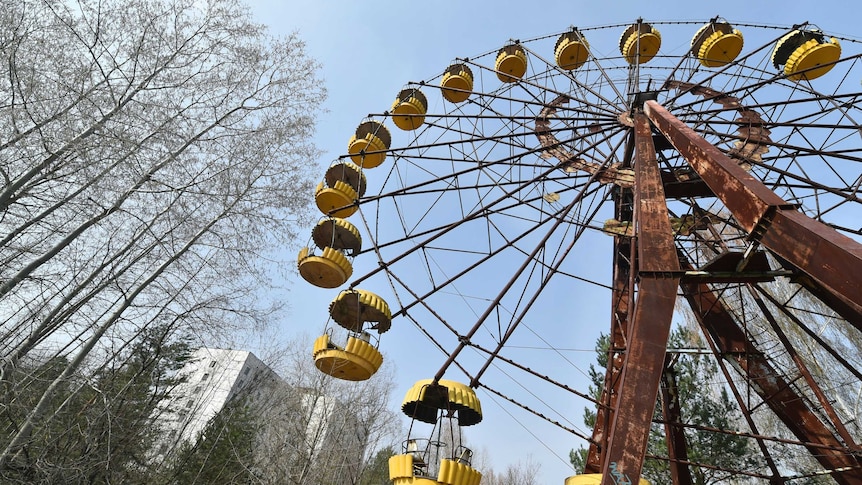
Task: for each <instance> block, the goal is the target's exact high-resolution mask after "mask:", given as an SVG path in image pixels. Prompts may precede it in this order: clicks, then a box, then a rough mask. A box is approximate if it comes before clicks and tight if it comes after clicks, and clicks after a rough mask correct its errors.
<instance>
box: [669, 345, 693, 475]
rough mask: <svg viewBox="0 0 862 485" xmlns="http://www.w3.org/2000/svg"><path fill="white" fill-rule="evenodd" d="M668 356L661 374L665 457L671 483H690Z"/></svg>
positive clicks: (671, 361) (672, 369)
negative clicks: (665, 443)
mask: <svg viewBox="0 0 862 485" xmlns="http://www.w3.org/2000/svg"><path fill="white" fill-rule="evenodd" d="M673 364H674V362H673V359H671V358H670V357H669V356H666V357H665V360H664V372H662V375H661V410H662V414H664V430H665V436H666V439H667V457H668V458H669V460H668V466H669V467H670V476H671V480H673V485H692V483H694V482H693V480H692V477H691V470H689V468H688V463H689V461H688V445H687V443H686V440H685V432H684V430H683V428H682V426H678V423H681V422H682V414H681V413H680V404H679V387H677V384H676V382H677V380H676V369H674V366H673Z"/></svg>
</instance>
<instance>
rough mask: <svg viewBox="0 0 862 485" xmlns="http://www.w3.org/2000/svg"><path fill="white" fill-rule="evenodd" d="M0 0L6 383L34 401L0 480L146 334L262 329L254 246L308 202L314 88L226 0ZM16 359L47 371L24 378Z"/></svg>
mask: <svg viewBox="0 0 862 485" xmlns="http://www.w3.org/2000/svg"><path fill="white" fill-rule="evenodd" d="M0 5H2V6H0V57H2V61H3V62H2V67H0V73H2V75H0V177H2V181H3V183H2V186H0V357H2V359H0V380H2V384H3V387H2V393H3V399H2V403H4V406H6V407H7V408H10V407H13V405H18V404H20V403H23V402H28V403H31V405H29V406H30V407H29V409H24V410H23V411H24V412H23V415H22V416H21V418H20V419H16V420H14V421H12V420H9V421H8V422H6V423H4V425H6V428H7V430H8V436H7V437H4V438H3V440H2V443H0V444H2V452H0V473H4V471H5V470H19V471H20V470H28V473H37V472H39V470H37V468H41V469H44V470H43V471H45V470H47V469H49V468H50V467H51V466H52V464H51V463H50V459H48V460H47V461H44V460H43V461H39V462H36V461H33V460H32V459H31V457H30V455H29V454H28V451H29V447H30V446H31V445H32V444H33V439H34V438H33V437H34V436H38V435H39V434H40V433H39V431H40V430H44V429H46V428H47V427H49V426H51V423H52V421H54V420H57V419H58V417H60V416H63V415H67V414H74V413H81V412H83V411H84V409H83V407H85V406H87V403H86V402H85V403H81V402H80V401H79V400H76V399H75V396H76V394H77V393H80V392H81V390H82V389H83V388H84V386H83V384H82V382H84V381H86V380H87V379H88V378H89V376H93V375H95V373H96V372H97V371H98V370H99V369H105V368H120V367H122V366H123V365H124V361H123V359H124V356H127V355H129V353H128V352H124V349H126V350H127V349H129V348H131V346H133V345H134V344H135V342H139V341H140V340H141V339H142V338H144V336H145V335H147V333H148V331H149V330H150V329H152V328H153V327H155V326H158V327H159V328H161V329H163V330H164V331H166V332H167V334H166V341H169V340H170V339H171V335H175V334H176V335H180V334H181V335H196V336H198V338H200V336H202V335H212V334H216V333H219V332H231V331H237V330H240V329H249V328H251V327H252V326H254V325H261V324H264V323H265V322H266V321H267V319H268V317H269V315H270V314H271V312H272V311H273V308H274V307H273V306H272V305H271V304H269V303H268V302H267V301H266V299H265V297H264V294H265V293H264V291H263V290H265V289H266V288H268V287H269V286H270V281H269V278H270V276H271V273H270V272H269V268H270V267H271V263H269V262H266V263H264V260H263V257H265V256H267V255H268V254H269V252H270V251H272V250H275V249H278V248H280V247H284V246H288V245H290V244H292V241H293V238H294V236H295V235H296V227H297V223H298V222H303V223H304V222H306V221H304V220H303V218H305V217H306V216H305V214H310V213H311V211H307V208H308V203H309V199H310V194H311V191H312V185H311V179H312V177H313V176H314V175H315V173H316V169H315V163H314V159H315V156H316V155H317V152H316V149H315V148H314V147H313V145H312V144H311V143H310V136H311V134H312V133H313V129H314V122H315V119H316V116H317V114H318V113H319V109H320V103H321V102H322V100H323V97H324V95H325V93H324V92H323V90H322V88H321V87H320V86H321V81H320V79H319V75H318V72H317V69H318V67H317V65H316V63H315V62H314V60H313V59H310V58H309V57H308V56H307V54H306V53H305V50H304V46H303V43H302V42H301V41H300V39H299V38H298V37H297V36H296V35H292V36H288V37H286V38H272V37H270V36H269V35H268V34H267V32H266V29H265V28H264V27H263V26H261V25H258V24H255V23H254V22H252V20H251V18H250V14H249V12H248V10H247V9H246V8H245V7H243V6H242V5H241V4H239V3H238V2H236V1H233V0H207V1H201V2H185V1H177V0H122V1H121V0H22V1H19V2H3V3H2V4H0ZM156 352H157V350H156ZM28 359H36V360H38V361H42V362H52V363H53V364H55V367H52V369H53V372H52V373H51V380H50V382H44V380H34V379H26V378H23V379H22V378H20V372H19V371H20V370H22V369H24V367H25V366H22V363H24V362H28ZM57 363H62V366H60V367H61V368H56V364H57ZM27 368H28V369H32V368H34V367H32V366H29V367H27ZM16 373H18V374H17V375H18V376H19V377H16V378H14V379H13V378H12V376H13V374H16ZM34 382H40V383H41V385H38V386H37V385H35V384H33V383H34ZM123 392H124V391H123V389H122V387H121V388H120V389H114V390H112V391H111V392H110V393H109V394H108V395H106V396H105V398H106V399H120V398H121V397H122V393H123ZM19 410H20V409H19ZM94 459H96V458H94Z"/></svg>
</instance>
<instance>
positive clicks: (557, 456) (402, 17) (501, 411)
mask: <svg viewBox="0 0 862 485" xmlns="http://www.w3.org/2000/svg"><path fill="white" fill-rule="evenodd" d="M841 4H842V2H832V3H829V4H816V3H813V2H810V1H784V2H767V1H763V2H753V1H750V0H749V1H733V0H731V1H725V2H720V3H712V2H692V1H655V2H642V1H609V0H606V1H604V2H601V1H599V2H595V1H594V2H573V1H552V2H532V3H528V2H512V1H494V2H465V1H453V0H443V1H437V2H409V1H362V2H349V1H334V0H319V1H315V2H310V1H302V2H298V1H285V0H251V5H252V8H253V12H254V14H255V16H256V17H257V18H258V20H259V21H261V22H262V23H266V24H268V25H269V26H270V27H271V29H272V31H273V32H274V33H275V34H285V33H289V32H291V31H298V32H299V34H300V37H301V38H302V39H303V40H304V41H305V42H306V43H307V46H308V52H309V53H310V55H311V56H313V57H314V58H316V59H317V60H319V61H320V62H321V64H322V76H323V78H324V79H325V82H326V87H327V89H328V93H329V97H328V100H327V102H326V108H327V110H328V112H327V113H325V114H323V115H322V116H321V118H320V120H319V127H318V133H317V136H316V142H317V144H318V145H319V146H320V147H321V148H322V149H323V150H325V151H326V154H325V155H324V156H323V157H322V158H321V160H319V162H320V163H321V166H326V165H328V164H329V163H330V162H331V161H332V160H334V159H335V158H337V157H338V155H341V154H343V153H344V152H345V151H346V144H347V140H348V138H349V137H350V135H351V134H352V132H353V130H354V129H355V127H356V125H357V124H358V122H359V121H361V119H362V118H363V117H365V116H366V115H367V114H369V113H379V112H382V111H383V110H386V109H388V108H389V106H390V104H391V102H392V100H393V99H394V95H395V94H396V93H397V92H398V90H400V89H401V88H402V87H403V86H404V84H405V83H407V82H409V81H419V80H422V79H426V78H431V77H433V76H435V75H437V74H438V73H440V72H441V71H442V70H443V69H444V68H445V67H446V66H447V65H448V64H449V63H450V62H451V61H452V60H453V59H454V58H456V57H465V56H467V57H472V56H477V55H480V54H483V53H486V52H489V51H492V50H493V51H495V50H496V49H498V48H499V47H501V46H502V45H504V44H505V43H506V42H507V41H509V40H510V39H527V38H534V37H538V36H541V35H544V34H550V33H555V32H560V31H563V30H565V29H567V28H568V27H569V26H577V27H580V28H582V29H583V28H587V27H593V26H600V25H608V24H627V23H631V22H633V21H635V20H636V19H638V18H639V17H642V18H644V19H645V20H646V21H673V20H681V21H688V20H696V21H703V22H705V21H707V20H709V19H710V18H712V17H715V16H717V15H720V16H722V17H724V18H726V19H727V20H729V21H730V22H731V23H751V24H768V25H786V26H788V27H789V26H791V25H793V24H798V23H802V22H805V21H808V22H811V23H814V24H816V25H818V26H819V27H820V28H821V29H823V30H824V31H825V32H827V33H828V34H832V35H840V36H846V37H858V35H857V34H858V33H857V32H856V30H858V17H859V16H858V9H859V7H858V6H857V5H858V4H857V3H855V2H854V3H852V4H851V3H850V2H846V5H847V6H846V7H844V8H841V7H839V5H841ZM718 8H720V9H721V10H717V9H718ZM619 30H620V32H621V31H622V28H620V29H619ZM692 34H693V32H692ZM689 41H690V36H689V37H684V38H682V37H673V38H670V37H665V38H663V47H662V49H663V50H665V49H668V50H670V49H674V48H678V47H680V46H684V45H687V44H688V43H689ZM593 48H594V49H596V50H599V51H602V52H606V53H608V54H612V53H613V52H614V50H615V49H616V46H613V45H597V44H596V45H593ZM390 129H392V127H390ZM309 230H310V228H309ZM284 257H285V258H286V259H293V258H295V254H285V255H284ZM297 280H298V281H297V282H295V283H294V284H292V285H291V293H290V304H291V307H292V308H291V312H290V314H289V316H288V322H287V323H285V324H284V325H283V332H284V333H285V335H286V336H288V335H294V334H309V335H314V334H316V333H319V332H320V331H322V329H323V325H324V323H325V321H326V318H327V316H326V309H327V307H328V305H329V302H330V300H331V299H332V298H333V297H334V295H335V292H334V291H327V290H321V289H319V288H314V287H311V286H309V285H307V284H306V283H305V282H303V281H301V280H299V278H298V277H297ZM399 325H402V323H401V322H398V321H397V320H396V321H395V322H393V331H392V332H391V334H386V335H384V336H383V341H382V345H381V348H382V349H383V351H384V353H385V354H386V355H387V357H388V358H391V359H392V360H393V361H394V362H395V366H396V369H397V382H398V386H399V389H398V390H397V391H396V395H395V396H394V400H395V401H398V402H400V399H401V397H402V396H403V392H405V391H406V390H407V388H408V387H409V386H410V385H411V384H412V382H414V381H416V380H419V379H423V378H429V377H431V374H433V373H434V372H436V371H437V369H438V368H439V365H440V361H439V360H434V361H430V362H428V363H427V369H426V371H427V374H426V375H417V374H421V368H422V365H423V363H422V362H417V361H416V359H413V358H411V357H410V356H409V349H410V346H411V345H415V343H416V342H421V339H420V338H418V336H417V335H416V332H410V331H408V330H404V331H400V330H399V331H396V329H397V328H398V326H399ZM407 326H408V327H409V325H407ZM595 326H597V327H598V330H605V329H606V328H607V323H606V322H605V321H601V322H596V323H595ZM402 328H403V327H402ZM598 330H596V331H598ZM310 346H311V342H309V348H310ZM592 346H593V341H591V340H589V339H587V340H585V341H584V342H583V346H582V350H584V352H581V353H579V354H578V355H579V358H582V359H585V361H586V362H588V361H589V360H591V355H592V354H591V352H589V349H591V348H592ZM399 349H401V350H399ZM404 349H407V350H408V352H403V351H402V350H404ZM399 359H400V360H399ZM584 372H585V367H584V366H581V367H580V371H574V372H573V376H572V378H573V380H574V381H576V382H578V383H579V387H580V388H581V389H584V386H583V383H584V382H585V378H584V376H583V373H584ZM578 374H580V375H578ZM576 387H578V386H576ZM584 390H585V389H584ZM480 397H482V398H483V407H484V409H485V411H486V417H485V421H484V422H483V423H482V424H480V425H478V426H477V427H476V428H475V430H473V429H471V430H470V434H469V439H470V441H471V442H472V443H473V445H474V446H475V447H476V448H479V449H482V448H484V449H485V450H486V451H487V453H488V455H489V457H490V460H491V464H492V465H493V467H494V468H495V469H496V470H498V471H502V470H503V469H504V468H505V466H506V465H507V464H510V463H517V462H518V461H524V460H526V459H527V458H528V457H531V458H532V460H533V461H535V462H537V463H539V464H540V465H541V466H542V472H541V473H542V475H541V479H540V482H541V483H562V480H563V479H564V478H565V477H566V476H569V475H572V474H573V471H572V470H571V469H570V468H569V467H568V466H567V460H566V459H567V455H568V451H569V449H571V448H573V447H577V446H579V445H580V444H581V442H580V441H579V440H576V439H573V438H572V437H571V435H569V434H568V433H565V432H562V431H560V430H557V429H551V428H553V427H552V426H549V425H548V426H545V427H542V426H543V425H541V424H538V423H537V422H536V421H534V420H530V419H528V418H527V417H526V416H525V415H524V413H523V411H520V410H518V409H515V408H512V407H510V406H500V405H498V404H496V402H494V401H493V400H485V397H484V396H482V395H480ZM573 402H574V401H573ZM582 407H583V406H582V404H573V405H572V406H571V408H569V409H567V410H566V411H563V412H568V414H569V419H571V421H572V422H574V423H576V424H580V422H581V414H582ZM537 426H539V427H538V428H537ZM546 428H547V429H546Z"/></svg>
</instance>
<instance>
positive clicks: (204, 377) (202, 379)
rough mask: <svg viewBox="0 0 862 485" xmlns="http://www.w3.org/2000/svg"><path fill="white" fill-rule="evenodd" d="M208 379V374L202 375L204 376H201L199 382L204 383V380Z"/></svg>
mask: <svg viewBox="0 0 862 485" xmlns="http://www.w3.org/2000/svg"><path fill="white" fill-rule="evenodd" d="M209 378H210V375H209V374H204V376H203V377H201V382H203V381H205V380H207V379H209Z"/></svg>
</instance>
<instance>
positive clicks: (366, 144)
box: [347, 120, 392, 168]
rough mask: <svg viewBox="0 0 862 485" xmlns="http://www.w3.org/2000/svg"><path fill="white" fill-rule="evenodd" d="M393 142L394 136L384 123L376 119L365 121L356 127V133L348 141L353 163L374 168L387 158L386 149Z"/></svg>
mask: <svg viewBox="0 0 862 485" xmlns="http://www.w3.org/2000/svg"><path fill="white" fill-rule="evenodd" d="M391 143H392V136H391V135H390V134H389V130H387V129H386V127H385V126H383V123H381V122H379V121H375V120H370V121H364V122H362V123H360V124H359V126H357V127H356V133H354V134H353V136H351V137H350V141H349V142H348V143H347V153H349V154H350V159H351V160H353V163H355V164H356V165H358V166H360V167H362V168H374V167H377V166H379V165H380V164H381V163H383V160H385V159H386V150H388V149H389V146H390V144H391Z"/></svg>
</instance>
